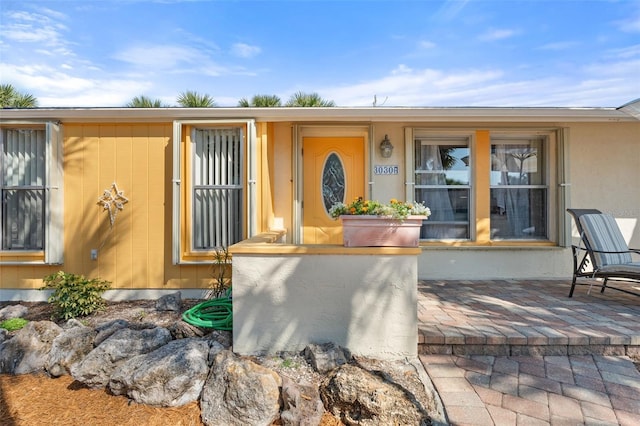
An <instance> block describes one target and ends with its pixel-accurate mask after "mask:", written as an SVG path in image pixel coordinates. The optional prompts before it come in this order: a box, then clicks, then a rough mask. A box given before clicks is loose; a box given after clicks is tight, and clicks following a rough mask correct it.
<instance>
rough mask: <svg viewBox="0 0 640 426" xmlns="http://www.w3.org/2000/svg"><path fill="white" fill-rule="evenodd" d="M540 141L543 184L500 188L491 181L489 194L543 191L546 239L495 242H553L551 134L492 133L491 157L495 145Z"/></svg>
mask: <svg viewBox="0 0 640 426" xmlns="http://www.w3.org/2000/svg"><path fill="white" fill-rule="evenodd" d="M536 139H537V140H540V141H541V151H542V156H543V164H542V167H543V168H544V170H543V172H542V181H543V183H541V184H526V185H522V184H521V185H507V186H506V188H503V187H500V186H499V185H492V184H491V181H490V182H489V194H491V190H493V189H505V190H514V189H528V190H530V189H543V190H544V195H545V209H544V214H545V218H544V222H545V224H546V227H545V228H546V229H545V231H544V235H545V237H540V238H491V241H493V242H497V243H498V242H499V243H505V242H536V241H538V242H545V241H546V242H548V241H551V238H550V237H551V234H552V232H551V227H550V221H551V219H552V216H553V215H552V199H553V197H551V195H552V194H551V185H550V179H551V177H552V172H551V169H552V160H551V158H550V156H551V152H552V150H551V140H552V136H551V135H550V134H549V132H525V131H523V132H517V133H514V132H499V131H498V132H492V133H491V135H490V143H489V147H490V155H492V154H491V151H492V148H493V146H494V145H517V144H518V141H527V142H529V141H531V140H536ZM501 141H502V142H501ZM492 171H493V169H492V167H491V166H490V167H489V172H490V173H491V172H492ZM491 219H492V213H491V212H490V213H489V224H491Z"/></svg>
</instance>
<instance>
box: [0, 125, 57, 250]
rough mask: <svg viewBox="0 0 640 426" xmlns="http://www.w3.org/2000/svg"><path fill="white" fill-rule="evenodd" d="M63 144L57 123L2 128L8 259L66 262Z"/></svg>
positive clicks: (1, 193)
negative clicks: (27, 255)
mask: <svg viewBox="0 0 640 426" xmlns="http://www.w3.org/2000/svg"><path fill="white" fill-rule="evenodd" d="M59 139H60V138H59V126H58V125H55V124H52V123H51V124H47V125H46V126H42V127H20V126H16V127H13V128H8V127H7V128H2V131H1V133H0V152H1V155H2V157H1V158H0V166H1V167H0V198H1V199H2V208H1V209H0V226H1V232H2V234H1V238H0V240H1V241H0V250H1V252H2V253H4V254H5V255H11V257H12V258H13V257H14V255H16V254H17V255H20V254H24V253H42V255H38V254H36V255H35V256H32V257H31V258H29V257H24V261H44V262H45V263H62V207H63V199H62V188H61V185H60V183H61V182H62V180H61V176H62V155H61V151H60V149H61V147H60V143H59ZM2 260H3V259H2V257H0V262H1V261H2ZM2 263H7V262H2Z"/></svg>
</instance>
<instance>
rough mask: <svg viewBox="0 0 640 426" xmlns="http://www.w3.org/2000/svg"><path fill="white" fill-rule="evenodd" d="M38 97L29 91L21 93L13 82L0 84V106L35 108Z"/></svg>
mask: <svg viewBox="0 0 640 426" xmlns="http://www.w3.org/2000/svg"><path fill="white" fill-rule="evenodd" d="M37 106H38V99H36V97H35V96H33V95H31V94H29V93H20V92H18V91H17V90H16V88H15V87H13V86H12V85H11V84H0V108H35V107H37Z"/></svg>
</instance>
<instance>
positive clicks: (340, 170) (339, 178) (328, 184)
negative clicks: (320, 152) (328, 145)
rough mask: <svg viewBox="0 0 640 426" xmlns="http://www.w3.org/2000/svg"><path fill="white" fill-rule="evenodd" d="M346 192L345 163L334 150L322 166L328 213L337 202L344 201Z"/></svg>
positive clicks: (323, 194) (323, 195)
mask: <svg viewBox="0 0 640 426" xmlns="http://www.w3.org/2000/svg"><path fill="white" fill-rule="evenodd" d="M344 194H345V178H344V165H343V164H342V161H341V160H340V157H339V156H338V154H336V153H335V152H332V153H331V154H329V156H328V157H327V159H326V161H325V162H324V167H323V168H322V200H323V201H324V209H325V211H326V212H327V214H329V209H330V208H331V206H333V205H334V204H335V203H344Z"/></svg>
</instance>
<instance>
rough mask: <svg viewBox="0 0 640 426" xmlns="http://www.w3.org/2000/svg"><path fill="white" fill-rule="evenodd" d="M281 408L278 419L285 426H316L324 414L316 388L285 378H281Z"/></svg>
mask: <svg viewBox="0 0 640 426" xmlns="http://www.w3.org/2000/svg"><path fill="white" fill-rule="evenodd" d="M282 406H283V408H282V409H283V411H282V412H281V413H280V419H281V420H282V424H283V425H285V426H318V425H319V424H320V421H321V420H322V415H323V414H324V405H323V404H322V400H321V399H320V393H319V391H318V388H317V387H315V386H311V385H308V384H304V383H296V382H294V381H293V380H291V379H290V378H288V377H286V376H282Z"/></svg>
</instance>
